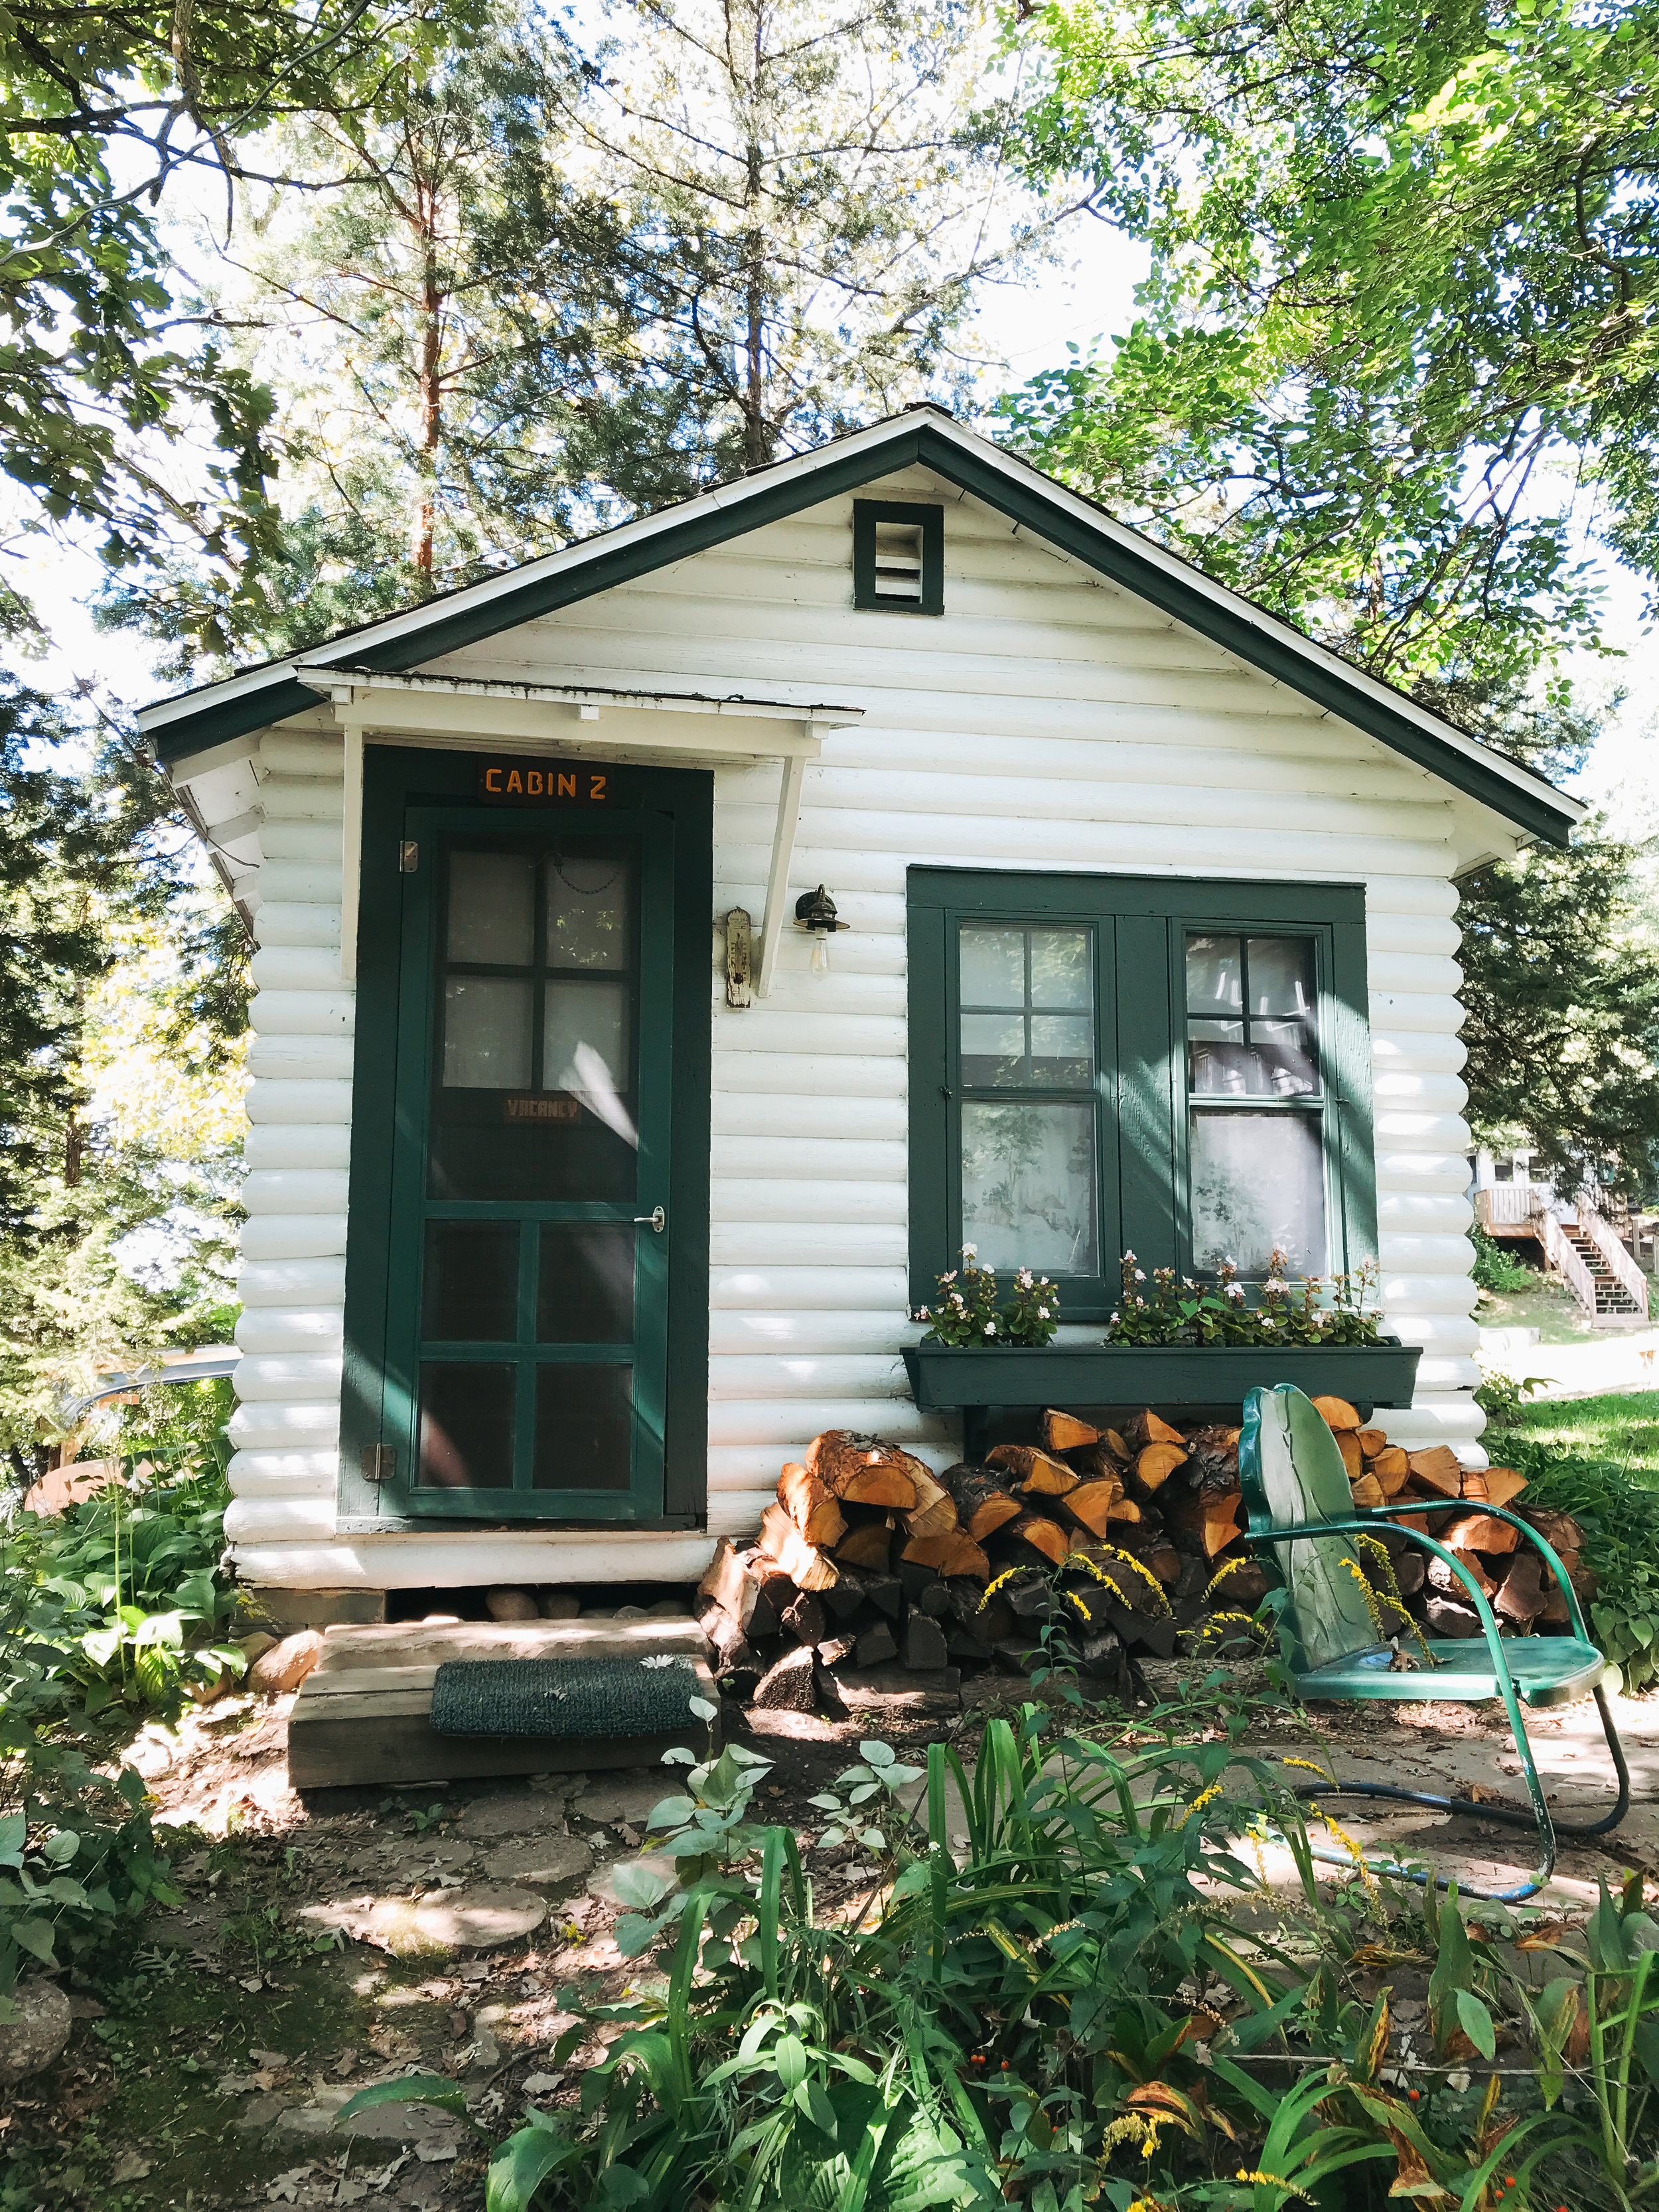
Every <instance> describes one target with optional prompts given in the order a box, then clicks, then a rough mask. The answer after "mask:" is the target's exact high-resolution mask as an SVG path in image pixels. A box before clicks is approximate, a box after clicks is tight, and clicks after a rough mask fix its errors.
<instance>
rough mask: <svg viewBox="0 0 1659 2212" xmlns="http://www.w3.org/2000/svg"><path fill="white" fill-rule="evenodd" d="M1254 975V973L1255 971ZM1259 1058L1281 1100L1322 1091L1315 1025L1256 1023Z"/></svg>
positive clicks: (1254, 1033) (1253, 1027)
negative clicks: (1315, 1042)
mask: <svg viewBox="0 0 1659 2212" xmlns="http://www.w3.org/2000/svg"><path fill="white" fill-rule="evenodd" d="M1252 972H1253V973H1254V970H1253V971H1252ZM1250 1035H1251V1036H1252V1037H1253V1038H1254V1039H1255V1048H1256V1056H1257V1058H1258V1060H1260V1061H1261V1065H1262V1066H1263V1067H1264V1068H1265V1069H1266V1071H1267V1087H1268V1089H1269V1090H1270V1091H1272V1092H1273V1096H1274V1097H1278V1098H1298V1097H1300V1098H1305V1097H1310V1095H1311V1094H1312V1093H1313V1092H1314V1091H1317V1090H1318V1088H1319V1063H1318V1058H1317V1055H1316V1052H1315V1049H1314V1038H1313V1024H1312V1023H1311V1021H1307V1022H1261V1021H1257V1022H1252V1023H1251V1024H1250Z"/></svg>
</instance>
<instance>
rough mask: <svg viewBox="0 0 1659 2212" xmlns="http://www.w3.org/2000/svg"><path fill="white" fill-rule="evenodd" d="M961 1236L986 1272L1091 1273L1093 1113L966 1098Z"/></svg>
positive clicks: (1094, 1264)
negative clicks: (1006, 1269) (1026, 1269)
mask: <svg viewBox="0 0 1659 2212" xmlns="http://www.w3.org/2000/svg"><path fill="white" fill-rule="evenodd" d="M962 1235H963V1242H964V1243H969V1244H975V1245H977V1246H978V1248H979V1257H980V1261H981V1265H982V1266H985V1267H1036V1268H1040V1269H1042V1270H1043V1271H1044V1272H1045V1273H1054V1274H1066V1275H1092V1274H1095V1273H1098V1269H1099V1261H1098V1257H1097V1250H1096V1241H1097V1240H1096V1232H1095V1112H1094V1108H1093V1107H1092V1106H1083V1105H1079V1106H1068V1105H1061V1104H1059V1103H1054V1104H1048V1103H1038V1102H1036V1101H1035V1100H1034V1101H1030V1102H1029V1103H1028V1102H1025V1101H1018V1102H1016V1101H1013V1100H1010V1101H1008V1102H1006V1103H986V1102H982V1101H973V1100H969V1101H966V1102H965V1103H963V1109H962Z"/></svg>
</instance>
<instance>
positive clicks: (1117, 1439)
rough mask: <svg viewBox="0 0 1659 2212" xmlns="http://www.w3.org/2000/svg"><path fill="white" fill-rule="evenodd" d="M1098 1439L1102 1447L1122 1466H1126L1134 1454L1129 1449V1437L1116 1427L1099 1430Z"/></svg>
mask: <svg viewBox="0 0 1659 2212" xmlns="http://www.w3.org/2000/svg"><path fill="white" fill-rule="evenodd" d="M1100 1441H1101V1444H1102V1446H1103V1449H1105V1450H1107V1451H1109V1452H1110V1454H1111V1455H1112V1457H1113V1458H1114V1459H1115V1460H1116V1461H1118V1462H1119V1463H1120V1464H1121V1465H1122V1466H1124V1467H1127V1465H1128V1464H1129V1462H1130V1461H1131V1460H1132V1459H1133V1457H1134V1454H1133V1452H1132V1451H1131V1450H1130V1449H1129V1439H1128V1438H1127V1437H1126V1436H1124V1435H1123V1434H1122V1433H1121V1431H1118V1430H1116V1429H1103V1430H1102V1431H1101V1432H1100Z"/></svg>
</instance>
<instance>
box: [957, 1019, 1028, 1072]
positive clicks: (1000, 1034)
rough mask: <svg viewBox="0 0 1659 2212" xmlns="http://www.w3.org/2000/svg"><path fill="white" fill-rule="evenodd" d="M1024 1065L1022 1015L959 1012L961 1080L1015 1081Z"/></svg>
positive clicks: (1023, 1021) (1023, 1020) (1023, 1024)
mask: <svg viewBox="0 0 1659 2212" xmlns="http://www.w3.org/2000/svg"><path fill="white" fill-rule="evenodd" d="M1024 1068H1025V1019H1024V1015H1022V1014H964V1015H963V1018H962V1079H963V1082H964V1083H968V1084H994V1083H1018V1081H1019V1080H1020V1079H1021V1077H1022V1075H1023V1074H1024Z"/></svg>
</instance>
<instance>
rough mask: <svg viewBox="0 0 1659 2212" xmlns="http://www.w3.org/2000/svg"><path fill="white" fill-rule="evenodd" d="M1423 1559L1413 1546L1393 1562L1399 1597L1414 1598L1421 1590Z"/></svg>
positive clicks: (1423, 1579)
mask: <svg viewBox="0 0 1659 2212" xmlns="http://www.w3.org/2000/svg"><path fill="white" fill-rule="evenodd" d="M1424 1557H1425V1554H1424V1553H1421V1552H1419V1550H1418V1548H1417V1547H1416V1545H1415V1544H1413V1546H1412V1547H1411V1549H1410V1550H1409V1551H1407V1552H1402V1553H1401V1555H1400V1557H1399V1558H1398V1559H1396V1560H1395V1563H1394V1578H1395V1582H1396V1583H1398V1584H1399V1586H1400V1595H1401V1597H1415V1596H1416V1595H1417V1593H1418V1591H1419V1590H1420V1589H1422V1587H1423V1583H1424V1581H1425V1576H1424V1572H1423V1560H1424Z"/></svg>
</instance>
